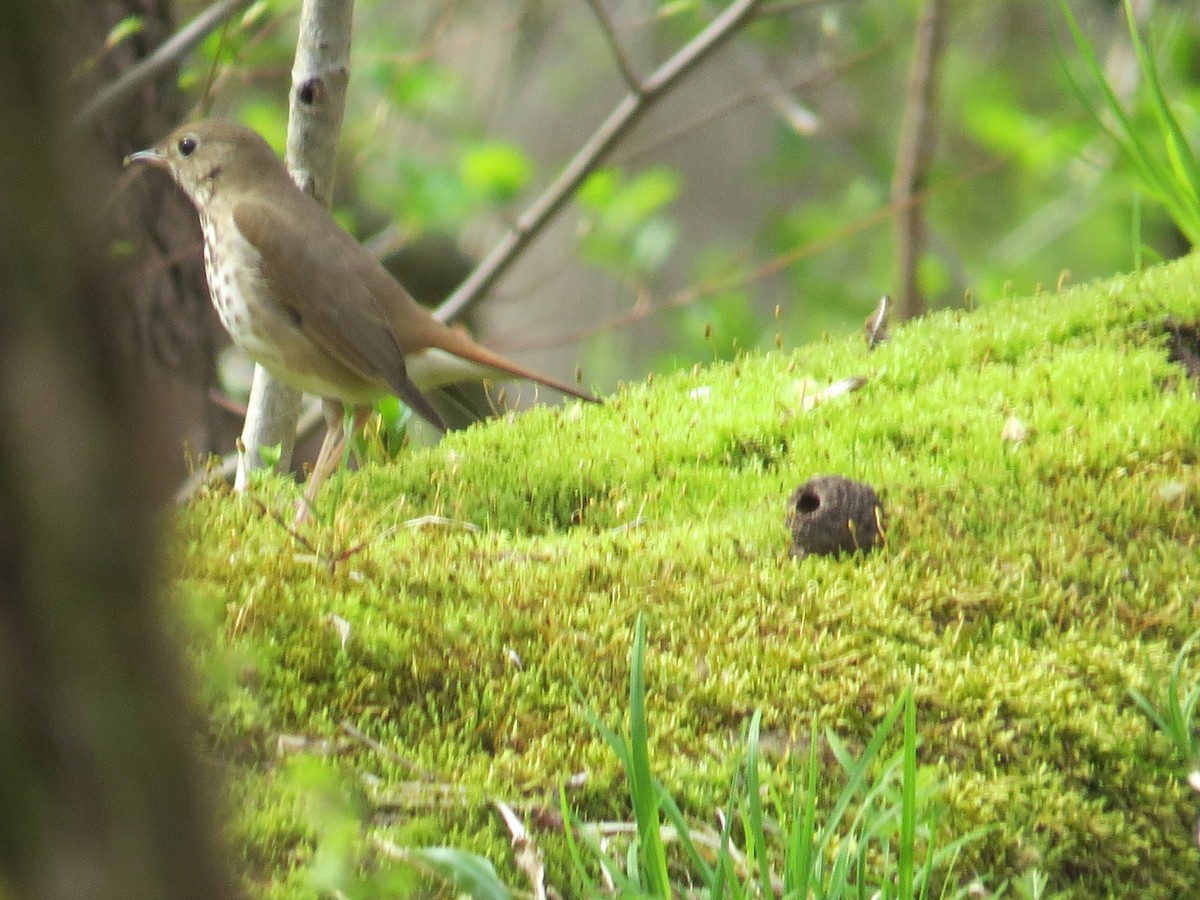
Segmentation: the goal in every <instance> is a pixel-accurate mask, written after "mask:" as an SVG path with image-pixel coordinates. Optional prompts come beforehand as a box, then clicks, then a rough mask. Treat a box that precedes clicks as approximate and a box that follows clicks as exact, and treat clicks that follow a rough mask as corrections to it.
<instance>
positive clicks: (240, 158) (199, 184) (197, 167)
mask: <svg viewBox="0 0 1200 900" xmlns="http://www.w3.org/2000/svg"><path fill="white" fill-rule="evenodd" d="M135 162H137V163H144V164H146V165H149V166H152V167H154V168H158V169H163V170H165V171H166V172H167V173H168V174H169V175H170V176H171V177H172V178H173V179H174V180H175V183H176V184H178V185H179V186H180V187H181V188H182V189H183V192H184V193H185V194H187V195H188V197H189V198H191V200H192V202H193V203H196V204H202V203H205V202H207V201H209V200H211V199H212V198H213V196H215V195H216V194H217V193H218V192H219V191H221V190H222V189H223V188H227V187H229V186H233V185H246V186H250V187H253V186H260V185H261V184H262V183H263V182H264V181H265V180H269V179H270V178H274V177H278V175H279V174H280V173H282V174H283V175H284V177H287V172H286V169H284V167H283V163H282V161H281V160H280V159H279V157H278V156H276V155H275V151H274V150H272V149H271V146H270V145H269V144H268V143H267V142H266V141H264V140H263V139H262V137H260V136H259V134H258V133H257V132H255V131H253V130H251V129H249V128H246V127H245V126H242V125H236V124H234V123H232V122H223V121H220V120H218V119H208V120H205V121H200V122H192V123H189V124H186V125H181V126H180V127H179V128H176V129H175V130H174V131H173V132H171V134H170V135H168V136H167V137H166V138H165V139H164V140H163V141H162V142H160V143H159V144H158V145H157V146H155V147H152V148H150V149H149V150H139V151H138V152H137V153H131V154H130V155H129V156H127V157H125V165H130V164H131V163H135Z"/></svg>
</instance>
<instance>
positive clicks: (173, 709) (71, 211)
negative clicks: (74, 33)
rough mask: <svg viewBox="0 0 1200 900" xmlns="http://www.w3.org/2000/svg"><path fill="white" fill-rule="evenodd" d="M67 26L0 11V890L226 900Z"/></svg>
mask: <svg viewBox="0 0 1200 900" xmlns="http://www.w3.org/2000/svg"><path fill="white" fill-rule="evenodd" d="M87 6H88V4H86V3H85V4H80V7H79V8H80V10H83V9H85V8H86V7H87ZM63 20H67V21H71V20H72V14H70V13H68V14H67V15H65V16H62V17H59V16H50V15H47V12H46V7H45V4H44V3H43V2H42V0H10V2H8V3H5V4H3V5H0V176H2V177H3V179H4V194H3V202H2V203H0V248H3V252H2V253H0V422H3V427H2V430H0V810H3V813H2V814H0V896H3V897H5V898H37V900H58V898H63V900H67V898H70V900H90V898H98V900H99V898H103V900H118V898H133V897H136V898H139V900H158V898H162V900H167V898H178V897H199V898H227V897H228V898H232V897H234V896H236V891H235V890H234V888H233V886H232V884H233V882H232V879H231V878H230V877H229V874H228V870H227V868H226V865H225V860H224V858H223V855H222V853H221V851H220V848H219V844H218V842H217V841H216V840H215V838H214V834H215V829H214V817H213V815H212V810H211V808H210V807H211V805H212V799H211V798H212V796H213V791H212V790H211V788H212V786H211V785H209V784H206V783H204V779H203V778H202V777H201V776H202V773H201V771H200V766H199V764H198V762H197V760H196V759H195V758H194V756H193V753H192V749H191V748H192V746H193V744H194V738H195V734H196V729H195V725H196V722H195V720H194V717H193V716H192V715H191V713H190V710H191V706H190V703H189V700H188V697H187V694H186V691H185V690H184V687H183V678H182V677H181V668H180V664H179V656H178V652H177V648H176V647H175V646H173V644H172V643H171V641H170V640H168V638H167V636H166V633H165V631H164V628H163V624H162V616H161V609H160V606H159V602H158V596H157V595H158V590H159V586H160V580H161V572H160V571H159V567H158V564H157V563H158V560H159V555H160V549H161V547H160V544H161V524H162V509H163V504H164V503H165V502H166V501H167V498H168V497H169V495H170V490H169V488H170V483H169V482H170V479H169V477H168V476H167V475H166V474H165V471H166V468H165V466H164V460H165V459H166V458H167V456H168V455H169V454H170V447H171V446H172V445H171V441H170V439H169V436H168V435H166V434H165V433H164V431H163V427H162V426H163V421H164V419H163V417H162V415H161V409H159V408H157V407H156V406H155V405H154V404H153V403H152V402H151V401H150V400H149V399H148V397H147V396H146V394H147V392H146V391H145V390H143V389H141V386H142V385H144V379H142V378H141V377H140V376H139V373H137V372H136V371H134V370H133V369H132V368H131V366H130V365H128V363H127V358H126V357H124V356H123V355H122V354H121V352H120V350H119V348H118V344H119V341H118V340H117V336H118V334H119V331H120V328H121V325H120V315H119V311H120V309H121V300H122V298H123V296H124V295H125V294H126V293H127V292H128V288H127V287H125V286H123V283H122V282H121V281H120V280H119V279H118V276H116V275H114V272H113V271H112V269H113V266H111V265H110V263H111V260H112V254H111V252H110V244H109V241H110V239H111V235H109V234H107V233H105V232H103V231H98V229H100V228H102V227H103V224H104V223H103V216H98V215H97V214H96V212H97V210H102V209H104V207H105V203H106V196H105V191H106V190H111V188H112V182H111V180H109V179H106V177H105V176H106V175H109V174H112V166H111V159H108V158H106V155H105V154H106V152H111V151H106V148H105V146H104V142H102V141H97V140H88V139H81V138H80V136H79V135H78V134H73V135H70V136H68V135H66V133H65V130H64V129H62V128H61V127H59V126H60V124H61V123H62V122H63V121H65V119H66V113H67V112H68V110H67V108H66V107H67V105H68V104H69V103H73V102H74V98H72V99H71V100H70V101H68V100H67V99H66V98H65V97H64V90H63V88H64V85H65V83H66V81H67V78H68V77H69V76H70V75H71V73H73V72H75V71H77V67H78V63H79V60H80V58H81V56H80V55H79V54H76V53H72V52H70V51H69V50H68V49H66V47H65V46H64V45H65V41H64V35H63V33H62V31H61V29H60V27H59V26H58V25H57V23H58V22H60V21H63ZM115 134H116V130H115V128H114V129H113V131H112V132H110V137H111V138H112V139H114V140H115Z"/></svg>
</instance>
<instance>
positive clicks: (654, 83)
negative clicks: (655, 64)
mask: <svg viewBox="0 0 1200 900" xmlns="http://www.w3.org/2000/svg"><path fill="white" fill-rule="evenodd" d="M759 2H760V0H734V2H733V3H731V4H730V5H729V6H727V7H726V8H725V10H724V11H723V12H722V13H721V14H720V15H718V16H717V17H716V18H715V19H713V20H712V22H710V23H709V24H708V27H707V28H705V29H704V30H703V31H702V32H700V33H699V34H698V35H696V37H694V38H693V39H692V40H691V41H689V42H688V43H687V44H686V45H685V46H684V47H683V48H682V49H681V50H680V51H679V52H678V53H676V54H675V55H674V56H672V57H671V58H670V59H668V60H667V61H666V62H665V63H663V64H662V65H661V66H660V67H659V68H658V69H657V70H655V72H654V74H652V75H651V76H650V77H649V78H647V79H646V80H645V81H643V82H642V90H641V92H640V93H637V94H628V95H626V97H625V98H624V99H623V100H621V101H620V102H619V103H618V104H617V105H616V107H615V108H614V109H613V111H612V112H611V113H609V116H608V118H607V119H606V120H605V121H604V122H603V124H601V125H600V127H599V128H598V129H596V131H595V132H594V133H593V134H592V136H591V137H590V138H588V140H587V142H586V143H585V144H584V145H583V146H582V147H581V148H580V149H579V152H578V153H576V154H575V156H574V157H573V158H572V159H571V160H570V162H568V163H567V165H566V167H565V168H564V169H563V171H562V173H561V174H560V175H559V176H558V178H557V179H555V181H554V183H553V184H551V185H550V186H549V187H548V188H546V190H545V191H544V192H543V193H542V195H541V196H540V197H538V198H537V199H536V200H534V202H533V203H532V204H531V205H530V207H529V208H528V209H527V210H526V211H525V212H524V213H523V214H522V215H521V216H520V217H519V218H518V219H517V221H516V223H515V224H514V225H513V227H512V228H511V229H510V230H509V232H508V233H507V234H506V235H505V236H504V237H503V238H501V239H500V241H499V243H497V244H496V246H495V247H493V248H492V251H491V252H490V253H489V254H488V255H487V256H486V257H485V258H484V260H483V262H481V263H480V264H479V265H478V266H477V267H476V268H475V271H474V272H472V273H471V274H470V276H468V278H467V280H466V281H464V282H463V283H462V284H461V285H459V287H458V289H457V290H455V292H454V293H453V294H451V295H450V296H449V297H448V298H447V299H446V301H445V302H444V303H442V305H441V306H439V307H438V308H437V310H436V312H435V313H434V315H435V316H437V318H438V319H440V320H441V321H443V322H446V321H449V320H451V319H454V318H457V317H458V316H460V315H462V313H463V312H465V311H466V310H467V309H468V308H469V307H470V306H472V305H473V304H475V303H477V302H478V301H479V299H480V298H481V297H482V296H483V295H484V294H486V293H487V291H488V290H489V289H490V288H491V287H492V285H493V284H495V283H496V281H497V280H498V279H499V278H500V276H502V275H503V274H504V273H505V272H506V271H507V270H508V268H509V267H510V266H511V265H512V263H513V261H514V260H515V259H516V258H517V256H518V255H519V254H520V252H521V251H522V250H523V249H524V248H525V247H526V246H527V245H528V244H529V243H530V242H531V241H532V240H533V239H534V238H535V237H537V236H538V235H539V234H540V233H541V232H542V230H543V229H544V228H545V227H546V225H547V224H548V223H549V222H550V221H551V220H552V219H553V218H554V217H555V216H556V215H558V213H559V212H560V211H561V210H562V208H563V207H564V206H565V205H566V204H567V201H568V200H570V198H571V197H572V196H573V195H574V194H575V191H576V190H578V188H579V186H580V185H581V184H582V183H583V181H584V179H585V178H587V176H588V175H590V174H591V173H592V171H593V170H594V169H595V168H596V166H598V165H599V164H600V162H601V160H603V159H604V158H605V157H606V156H608V154H609V153H610V152H611V151H612V149H613V148H614V147H615V146H616V145H617V143H618V142H619V141H620V140H621V138H622V137H624V136H625V134H626V133H627V132H628V131H629V129H630V128H631V127H633V125H634V124H635V123H636V122H637V121H638V120H639V119H641V118H642V116H644V115H645V114H646V112H647V111H648V110H649V109H650V108H651V107H653V106H654V105H655V104H656V103H657V102H658V101H659V100H661V99H662V98H663V97H664V96H665V95H666V94H667V93H668V92H669V91H670V90H671V89H672V88H673V87H675V85H676V84H677V83H678V82H679V81H680V80H681V79H682V78H683V77H684V76H685V75H687V74H688V73H689V72H691V71H692V70H693V69H694V68H695V67H696V66H697V65H699V64H700V63H701V62H702V61H703V60H704V59H705V58H707V57H708V56H709V55H710V54H712V53H713V51H715V50H717V49H718V48H719V47H720V46H721V45H722V44H724V43H725V41H727V40H728V39H729V38H730V37H731V36H732V35H733V34H734V33H735V32H736V31H737V29H738V28H740V27H741V26H742V25H743V24H744V23H745V22H746V21H747V20H748V19H749V18H750V16H751V14H752V13H753V12H754V8H755V7H756V6H757V5H758V4H759Z"/></svg>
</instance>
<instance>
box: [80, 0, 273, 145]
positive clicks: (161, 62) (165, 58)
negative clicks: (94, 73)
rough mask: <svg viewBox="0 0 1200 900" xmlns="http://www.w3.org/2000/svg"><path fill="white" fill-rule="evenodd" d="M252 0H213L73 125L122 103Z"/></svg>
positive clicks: (98, 96) (84, 123) (83, 124)
mask: <svg viewBox="0 0 1200 900" xmlns="http://www.w3.org/2000/svg"><path fill="white" fill-rule="evenodd" d="M252 2H253V0H220V2H218V3H214V4H213V5H212V6H210V7H209V8H208V9H206V10H204V12H202V13H200V15H198V16H196V18H194V19H192V21H190V22H188V23H187V24H186V25H185V26H183V28H181V29H179V31H177V32H175V34H174V36H173V37H171V38H170V39H169V40H167V41H166V42H164V43H163V44H162V46H160V47H159V48H158V49H157V50H155V51H154V52H153V53H151V54H150V55H149V56H147V57H146V58H145V59H143V60H142V61H141V62H140V63H138V64H137V65H136V66H133V67H131V68H129V69H126V70H125V71H124V72H123V73H121V77H120V78H118V79H117V80H116V81H114V82H113V83H112V84H110V85H109V86H108V87H106V88H104V89H102V90H101V91H100V93H98V94H96V96H95V97H93V98H92V99H91V100H90V101H89V102H88V103H87V105H85V106H84V107H83V109H81V110H80V111H79V112H78V113H77V114H76V115H75V118H74V119H72V120H71V129H72V130H79V131H82V130H83V129H85V128H88V127H89V126H91V125H92V124H93V123H94V122H95V121H96V120H97V119H98V118H99V117H100V116H101V114H103V113H105V112H107V111H108V110H109V109H110V108H111V107H113V106H115V105H116V104H118V103H120V102H121V101H122V100H124V99H125V98H126V97H128V96H129V95H130V94H132V93H133V92H134V91H136V90H137V89H138V88H139V87H141V86H142V85H143V84H145V83H146V82H148V81H152V80H153V79H154V78H156V77H157V76H158V75H159V74H160V73H161V72H162V71H163V70H164V69H166V68H168V67H170V66H172V65H175V64H176V63H178V62H179V60H180V59H182V58H183V57H184V56H186V55H187V54H188V53H190V52H191V51H192V50H193V49H194V48H195V47H196V46H197V45H198V44H199V43H200V42H201V41H202V40H204V39H205V38H206V37H208V35H209V34H211V33H212V32H213V31H215V30H216V29H217V28H219V27H220V26H221V24H222V23H223V22H224V21H225V20H226V19H228V18H230V17H231V16H233V15H235V14H236V13H238V12H240V11H241V10H243V9H245V8H246V7H247V6H249V5H250V4H251V3H252Z"/></svg>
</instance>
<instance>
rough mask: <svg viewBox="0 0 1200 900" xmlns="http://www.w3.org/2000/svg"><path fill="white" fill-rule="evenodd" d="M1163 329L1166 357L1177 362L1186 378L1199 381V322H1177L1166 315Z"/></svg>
mask: <svg viewBox="0 0 1200 900" xmlns="http://www.w3.org/2000/svg"><path fill="white" fill-rule="evenodd" d="M1163 330H1164V331H1165V332H1166V333H1167V359H1169V360H1170V361H1171V362H1174V363H1179V364H1180V365H1181V366H1183V369H1184V371H1185V372H1187V374H1188V378H1190V379H1192V380H1193V381H1195V382H1198V383H1200V322H1177V321H1176V320H1175V319H1173V318H1171V317H1169V316H1168V317H1167V320H1166V321H1165V322H1164V323H1163Z"/></svg>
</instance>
